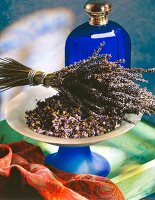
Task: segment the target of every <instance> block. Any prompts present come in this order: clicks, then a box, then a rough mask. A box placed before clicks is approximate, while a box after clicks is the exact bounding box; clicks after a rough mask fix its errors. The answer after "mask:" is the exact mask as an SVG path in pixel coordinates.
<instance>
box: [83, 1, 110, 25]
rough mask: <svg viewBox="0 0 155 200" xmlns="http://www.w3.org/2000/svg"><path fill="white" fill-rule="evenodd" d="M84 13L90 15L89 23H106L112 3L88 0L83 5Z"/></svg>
mask: <svg viewBox="0 0 155 200" xmlns="http://www.w3.org/2000/svg"><path fill="white" fill-rule="evenodd" d="M84 8H85V11H86V13H87V14H88V15H89V16H90V20H89V24H90V25H94V26H102V25H106V24H107V23H108V17H107V15H108V14H109V13H110V12H111V10H112V5H111V4H110V3H108V2H107V1H104V0H96V1H95V0H94V1H93V0H89V1H87V3H86V4H85V6H84Z"/></svg>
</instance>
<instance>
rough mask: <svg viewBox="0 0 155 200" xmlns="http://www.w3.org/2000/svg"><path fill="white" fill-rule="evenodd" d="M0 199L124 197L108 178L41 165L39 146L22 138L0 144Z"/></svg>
mask: <svg viewBox="0 0 155 200" xmlns="http://www.w3.org/2000/svg"><path fill="white" fill-rule="evenodd" d="M0 199H3V200H5V199H14V200H16V199H20V200H21V199H23V200H26V199H29V200H30V199H33V200H35V199H45V200H86V199H90V200H91V199H92V200H97V199H98V200H101V199H103V200H104V199H106V200H124V199H125V198H124V197H123V194H122V192H121V191H120V190H119V189H118V187H117V186H116V185H115V184H114V183H112V182H111V181H110V180H109V179H108V178H104V177H99V176H94V175H88V174H87V175H83V174H69V173H65V172H62V171H60V170H58V169H55V168H53V167H49V166H44V155H43V153H42V152H41V150H40V148H39V147H37V146H34V145H32V144H29V143H26V142H24V141H22V142H17V143H12V144H9V145H0Z"/></svg>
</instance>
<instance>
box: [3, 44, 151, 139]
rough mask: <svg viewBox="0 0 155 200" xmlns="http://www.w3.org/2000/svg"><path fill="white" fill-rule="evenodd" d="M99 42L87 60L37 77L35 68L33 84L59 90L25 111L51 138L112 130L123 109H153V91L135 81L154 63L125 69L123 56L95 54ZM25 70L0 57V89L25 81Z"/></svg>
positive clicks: (29, 121)
mask: <svg viewBox="0 0 155 200" xmlns="http://www.w3.org/2000/svg"><path fill="white" fill-rule="evenodd" d="M102 46H103V43H102V44H101V45H100V47H99V48H98V49H97V50H96V51H94V53H93V55H92V56H91V57H89V58H88V59H85V60H82V61H79V62H77V63H74V64H72V65H70V66H68V67H66V68H63V69H62V70H60V71H57V72H54V73H50V74H48V75H46V77H44V79H43V80H42V76H43V74H44V73H43V72H41V71H38V72H37V73H35V76H34V77H33V85H38V84H41V83H43V85H44V86H52V87H54V88H56V89H57V90H59V95H58V96H55V97H51V98H50V99H49V100H45V102H39V103H38V104H37V107H36V108H35V109H34V110H32V111H27V113H26V114H27V115H26V118H27V124H28V126H29V127H30V128H32V129H33V130H35V131H37V132H40V133H43V134H50V135H53V136H57V137H65V138H66V137H89V136H94V135H99V134H102V133H107V132H109V131H111V130H114V129H115V128H116V127H118V126H120V124H121V122H122V120H123V119H125V114H131V113H132V114H137V115H138V114H140V113H146V114H152V113H155V96H154V95H153V94H152V93H151V92H149V91H147V89H146V88H141V87H140V86H139V84H138V82H139V83H140V82H146V83H147V80H145V79H144V78H143V73H153V72H155V68H152V69H146V70H145V69H142V68H134V69H125V68H123V67H122V66H121V63H122V62H124V61H123V60H119V61H116V62H111V61H110V58H111V56H110V55H99V52H100V50H101V49H102ZM30 70H31V69H30V68H28V67H25V66H24V65H21V64H20V63H18V62H16V61H13V60H10V59H4V60H3V61H2V62H0V89H1V90H3V89H8V88H11V87H14V86H20V85H28V84H29V79H28V78H27V76H28V74H29V72H30ZM48 101H50V102H51V104H50V105H48ZM40 105H44V106H43V107H42V106H40ZM63 111H64V112H65V114H64V113H63ZM49 113H51V115H49ZM53 113H54V115H53ZM40 116H41V117H40ZM52 116H54V117H52ZM51 117H52V118H51ZM70 117H71V118H70ZM51 119H52V120H51ZM68 119H70V120H68ZM61 120H62V121H63V122H61ZM125 120H127V119H125ZM90 122H91V123H90ZM84 124H85V125H84ZM95 126H96V127H97V128H96V129H95V130H94V128H93V127H95ZM66 127H67V128H66ZM73 127H75V128H73ZM79 127H80V128H79ZM84 127H85V129H84ZM86 127H87V131H86ZM75 129H77V131H76V130H75ZM60 130H61V131H60ZM66 130H67V131H66ZM79 130H80V131H79ZM88 130H89V131H88ZM91 130H93V131H92V132H91ZM88 132H89V133H88ZM59 133H60V134H59Z"/></svg>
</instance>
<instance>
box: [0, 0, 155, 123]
mask: <svg viewBox="0 0 155 200" xmlns="http://www.w3.org/2000/svg"><path fill="white" fill-rule="evenodd" d="M85 2H86V1H84V0H67V1H66V0H57V1H56V0H0V31H2V30H3V29H5V28H6V27H7V26H9V25H10V24H11V23H13V22H15V21H16V20H18V19H20V18H21V17H22V16H25V15H28V14H30V13H33V12H35V11H38V10H41V9H43V8H54V7H65V8H69V9H71V10H72V11H73V12H74V13H75V15H76V20H75V23H74V26H73V28H75V27H76V26H78V25H80V24H81V23H83V22H85V21H86V20H87V19H88V17H87V16H86V14H85V12H84V10H83V5H84V4H85ZM110 2H111V3H112V4H113V12H112V13H111V14H110V16H109V17H110V19H111V20H113V21H116V22H118V23H119V24H121V25H122V26H123V27H124V28H125V29H126V30H127V31H128V32H129V35H130V37H131V41H132V66H133V67H145V68H148V67H155V0H117V1H116V0H111V1H110ZM145 77H146V78H148V79H149V84H148V85H147V87H148V89H150V90H151V91H152V92H153V93H154V94H155V75H154V74H152V75H147V76H145ZM149 120H150V118H149ZM151 121H152V122H154V123H155V117H151Z"/></svg>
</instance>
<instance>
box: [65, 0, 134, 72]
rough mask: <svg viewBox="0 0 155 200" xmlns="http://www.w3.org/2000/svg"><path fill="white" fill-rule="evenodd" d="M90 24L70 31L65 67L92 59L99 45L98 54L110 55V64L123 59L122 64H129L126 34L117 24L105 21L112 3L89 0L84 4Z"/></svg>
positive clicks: (127, 65) (87, 23)
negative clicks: (100, 49)
mask: <svg viewBox="0 0 155 200" xmlns="http://www.w3.org/2000/svg"><path fill="white" fill-rule="evenodd" d="M94 2H95V3H94ZM85 10H86V12H87V14H89V15H90V21H89V22H86V23H84V24H82V25H80V26H79V27H77V28H76V29H75V30H73V31H72V32H71V33H70V35H69V36H68V38H67V41H66V46H65V65H66V66H68V65H69V64H73V63H74V62H77V61H79V60H82V59H85V58H88V57H89V56H91V55H92V54H93V52H94V50H95V49H97V47H98V46H99V44H100V43H101V42H103V41H104V42H105V45H104V47H103V48H102V51H101V52H100V53H101V54H111V56H112V57H111V61H116V60H119V59H125V63H123V64H122V65H123V66H124V67H126V68H128V67H130V65H131V40H130V37H129V35H128V33H127V31H126V30H125V29H124V28H123V27H122V26H120V25H119V24H118V23H116V22H113V21H108V17H107V15H108V13H109V12H110V11H111V10H112V6H111V4H109V3H107V2H103V1H88V2H87V3H86V5H85Z"/></svg>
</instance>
